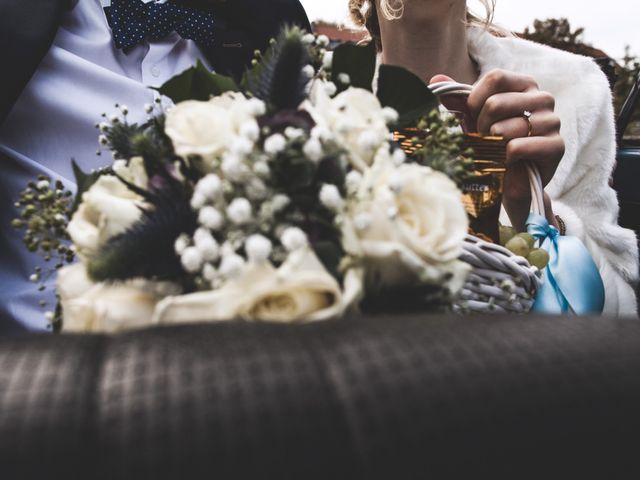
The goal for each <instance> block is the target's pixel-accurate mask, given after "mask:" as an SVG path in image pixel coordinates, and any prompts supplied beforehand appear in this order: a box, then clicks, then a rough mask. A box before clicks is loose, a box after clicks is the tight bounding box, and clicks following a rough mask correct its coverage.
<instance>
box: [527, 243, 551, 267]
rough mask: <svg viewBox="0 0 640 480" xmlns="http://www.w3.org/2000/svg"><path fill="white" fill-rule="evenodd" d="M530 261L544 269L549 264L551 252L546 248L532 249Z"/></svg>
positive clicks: (528, 258)
mask: <svg viewBox="0 0 640 480" xmlns="http://www.w3.org/2000/svg"><path fill="white" fill-rule="evenodd" d="M527 260H529V263H530V264H531V265H534V266H536V267H538V268H539V269H540V270H543V269H545V268H546V267H547V265H549V253H548V252H547V251H546V250H543V249H541V248H536V249H533V250H531V253H529V256H528V257H527Z"/></svg>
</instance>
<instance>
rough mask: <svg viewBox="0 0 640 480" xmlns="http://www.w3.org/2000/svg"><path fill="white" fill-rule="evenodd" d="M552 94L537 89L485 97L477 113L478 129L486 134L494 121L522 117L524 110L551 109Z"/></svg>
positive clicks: (552, 107)
mask: <svg viewBox="0 0 640 480" xmlns="http://www.w3.org/2000/svg"><path fill="white" fill-rule="evenodd" d="M554 108H555V99H554V98H553V95H551V94H549V93H547V92H541V91H539V90H533V91H529V92H524V93H521V92H507V93H498V94H496V95H493V96H491V97H489V98H488V99H487V101H486V102H485V104H484V106H483V107H482V109H481V110H480V114H479V115H478V130H479V131H480V132H481V133H484V134H487V133H489V132H490V128H491V126H492V125H494V124H495V123H498V122H500V121H502V120H506V119H508V118H513V117H522V116H523V113H524V111H525V110H528V111H531V112H535V111H553V110H554Z"/></svg>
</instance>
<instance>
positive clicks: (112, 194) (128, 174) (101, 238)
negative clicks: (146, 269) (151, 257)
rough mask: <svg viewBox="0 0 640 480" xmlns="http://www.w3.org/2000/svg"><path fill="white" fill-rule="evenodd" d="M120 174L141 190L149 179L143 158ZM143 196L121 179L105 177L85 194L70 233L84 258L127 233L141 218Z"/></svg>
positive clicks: (122, 169) (131, 162)
mask: <svg viewBox="0 0 640 480" xmlns="http://www.w3.org/2000/svg"><path fill="white" fill-rule="evenodd" d="M117 173H118V174H119V175H121V176H122V177H123V178H124V179H125V180H127V181H131V183H134V184H136V185H137V186H138V187H140V188H146V187H147V183H148V179H147V175H146V173H145V171H144V167H143V166H142V158H139V157H138V158H134V159H132V160H131V161H130V164H129V167H118V171H117ZM142 206H144V201H143V199H142V197H140V196H139V195H138V194H136V193H134V192H133V191H131V190H130V189H129V188H128V187H127V186H126V185H125V184H124V183H122V182H121V181H120V180H119V179H118V177H115V176H113V175H102V176H101V177H100V178H98V180H97V181H96V182H95V183H94V184H93V185H92V186H91V188H89V190H87V191H86V192H85V193H84V194H83V195H82V203H81V204H80V206H79V207H78V210H77V211H76V212H75V213H74V214H73V217H72V218H71V221H70V222H69V225H68V227H67V232H68V233H69V236H70V237H71V240H72V241H73V244H74V245H75V247H76V249H77V252H78V254H79V255H80V257H81V258H86V257H90V256H93V255H95V254H96V253H97V252H98V251H99V249H100V247H102V246H103V245H104V244H105V243H106V242H107V241H108V240H109V239H110V238H112V237H114V236H116V235H119V234H121V233H124V232H125V231H126V230H127V229H128V228H129V227H131V225H133V224H134V223H135V222H136V221H137V220H139V219H140V216H141V215H142V212H141V210H140V207H142Z"/></svg>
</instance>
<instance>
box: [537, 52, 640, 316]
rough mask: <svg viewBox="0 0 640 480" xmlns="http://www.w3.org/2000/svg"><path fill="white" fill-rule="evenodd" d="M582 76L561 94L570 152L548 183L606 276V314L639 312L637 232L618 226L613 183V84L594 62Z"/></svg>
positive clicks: (557, 207)
mask: <svg viewBox="0 0 640 480" xmlns="http://www.w3.org/2000/svg"><path fill="white" fill-rule="evenodd" d="M581 66H582V68H581V69H580V74H581V75H580V80H579V81H578V82H577V83H574V84H572V85H570V86H569V85H568V86H567V87H566V88H565V89H564V90H563V91H561V92H559V93H558V94H557V95H556V101H557V105H556V111H557V113H558V115H559V116H560V118H561V119H562V122H563V125H562V129H561V134H562V136H563V138H564V140H565V143H566V153H565V156H564V158H563V159H562V161H561V163H560V165H559V167H558V170H557V172H556V174H555V176H554V178H553V180H552V182H551V183H550V184H549V185H548V187H547V192H548V193H549V195H550V197H551V198H552V201H553V208H554V212H555V213H556V214H557V215H560V216H561V217H562V219H563V220H564V221H565V223H566V225H567V234H569V235H575V236H577V237H579V238H580V239H581V240H582V241H583V242H584V244H585V245H586V247H587V248H588V249H589V251H590V252H591V254H592V255H593V258H594V260H595V262H596V264H597V265H598V267H599V269H600V273H601V274H602V277H603V280H604V284H605V289H606V301H605V313H606V314H613V315H636V312H637V305H636V297H635V292H634V287H635V284H636V282H637V281H638V245H637V240H636V236H635V234H634V233H633V232H632V231H630V230H627V229H623V228H622V227H620V226H619V225H618V213H619V206H618V199H617V196H616V192H615V191H614V190H613V189H612V188H611V187H610V185H609V181H610V177H611V173H612V171H613V168H614V165H615V154H616V144H615V124H614V113H613V106H612V99H611V94H610V90H609V85H608V83H607V80H606V78H605V76H604V74H603V73H602V72H601V71H600V69H599V68H598V67H597V66H596V65H595V64H594V63H593V62H591V61H590V60H587V59H583V60H582V62H581Z"/></svg>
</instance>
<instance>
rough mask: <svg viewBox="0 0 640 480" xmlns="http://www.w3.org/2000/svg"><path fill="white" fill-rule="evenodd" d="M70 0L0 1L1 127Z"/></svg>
mask: <svg viewBox="0 0 640 480" xmlns="http://www.w3.org/2000/svg"><path fill="white" fill-rule="evenodd" d="M70 6H71V0H0V65H3V72H2V76H3V79H2V84H3V91H2V95H0V124H1V123H2V122H4V119H5V118H6V116H7V114H8V113H9V111H10V110H11V108H12V107H13V104H14V103H15V101H16V100H17V99H18V97H19V96H20V94H21V93H22V90H23V89H24V87H25V85H26V84H27V83H28V82H29V80H30V79H31V76H32V75H33V73H34V72H35V70H36V68H37V67H38V65H39V64H40V61H41V60H42V58H43V57H44V56H45V54H46V53H47V52H48V51H49V47H50V46H51V43H52V42H53V38H54V37H55V34H56V32H57V31H58V27H59V25H60V19H61V17H62V15H63V13H64V12H65V11H66V10H67V9H69V8H70Z"/></svg>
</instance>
